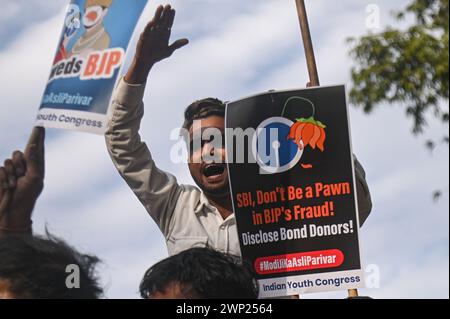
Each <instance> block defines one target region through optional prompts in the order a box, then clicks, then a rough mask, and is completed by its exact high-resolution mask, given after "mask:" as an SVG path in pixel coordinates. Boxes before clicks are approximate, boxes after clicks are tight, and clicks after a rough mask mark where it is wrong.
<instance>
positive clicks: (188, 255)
mask: <svg viewBox="0 0 450 319" xmlns="http://www.w3.org/2000/svg"><path fill="white" fill-rule="evenodd" d="M140 293H141V297H142V298H144V299H256V298H258V293H259V291H258V284H257V281H256V279H255V277H254V275H253V271H252V269H251V267H250V266H249V265H247V264H245V263H243V262H242V261H241V260H240V259H239V258H237V257H234V256H230V255H227V254H223V253H221V252H218V251H215V250H212V249H210V248H191V249H189V250H186V251H183V252H181V253H179V254H178V255H175V256H172V257H169V258H167V259H164V260H163V261H161V262H159V263H157V264H155V265H154V266H152V267H151V268H150V269H149V270H147V272H146V273H145V275H144V278H143V279H142V281H141V285H140Z"/></svg>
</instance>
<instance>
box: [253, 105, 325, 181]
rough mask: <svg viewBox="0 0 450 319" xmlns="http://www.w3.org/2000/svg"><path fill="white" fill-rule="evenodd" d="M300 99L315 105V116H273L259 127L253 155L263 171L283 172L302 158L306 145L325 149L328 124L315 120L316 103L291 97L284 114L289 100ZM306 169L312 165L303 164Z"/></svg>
mask: <svg viewBox="0 0 450 319" xmlns="http://www.w3.org/2000/svg"><path fill="white" fill-rule="evenodd" d="M293 100H300V101H302V102H306V103H307V104H308V105H310V106H312V111H313V115H312V116H311V117H309V118H299V119H296V122H295V123H294V122H292V121H291V120H290V119H287V118H285V117H272V118H269V119H267V120H265V121H263V122H262V123H261V124H260V125H259V126H258V128H257V130H256V134H255V135H254V137H253V141H252V151H253V156H254V158H255V159H256V162H257V163H258V165H259V167H260V174H277V173H283V172H286V171H288V170H290V169H291V168H293V167H294V166H295V165H297V164H298V162H299V161H300V160H301V158H302V155H303V152H304V150H305V148H306V147H307V146H310V147H311V148H312V149H316V148H317V149H319V150H320V151H322V152H323V151H324V149H325V148H324V143H325V139H326V132H325V129H326V126H325V125H324V124H323V123H321V122H319V121H316V120H315V119H314V113H315V106H314V104H313V103H312V102H311V101H309V100H307V99H305V98H301V97H291V98H289V99H288V100H287V101H286V103H285V105H284V108H283V112H282V115H284V113H285V111H286V108H287V107H288V106H289V103H290V102H291V101H293ZM301 166H302V167H303V168H304V169H310V168H312V165H311V164H305V163H302V164H301Z"/></svg>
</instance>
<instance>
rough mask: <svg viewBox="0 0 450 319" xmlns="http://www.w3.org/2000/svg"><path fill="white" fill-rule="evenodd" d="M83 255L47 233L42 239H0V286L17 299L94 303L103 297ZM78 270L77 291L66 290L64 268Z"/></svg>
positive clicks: (89, 261)
mask: <svg viewBox="0 0 450 319" xmlns="http://www.w3.org/2000/svg"><path fill="white" fill-rule="evenodd" d="M99 261H100V260H99V259H98V258H97V257H95V256H89V255H84V254H81V253H79V252H77V251H76V250H75V249H74V248H72V247H70V246H69V245H68V244H66V243H65V242H64V241H63V240H61V239H58V238H56V237H54V236H52V235H50V234H49V233H48V232H47V234H46V237H41V236H4V237H0V282H1V281H4V282H6V284H7V286H8V288H9V289H8V290H10V292H11V294H12V295H13V296H14V297H15V298H19V299H97V298H100V297H101V296H102V294H103V291H102V288H100V285H99V282H98V277H97V276H96V272H95V266H96V265H97V263H98V262H99ZM69 265H76V266H78V268H79V275H80V277H79V284H80V285H79V288H72V289H69V288H68V287H67V285H66V280H67V278H68V276H70V274H71V272H70V271H69V272H66V269H67V266H69Z"/></svg>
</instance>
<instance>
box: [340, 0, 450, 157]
mask: <svg viewBox="0 0 450 319" xmlns="http://www.w3.org/2000/svg"><path fill="white" fill-rule="evenodd" d="M408 15H412V16H413V17H414V18H415V20H414V21H415V23H414V24H413V25H411V26H410V27H409V28H406V29H403V30H398V29H394V28H387V29H386V30H384V31H382V32H380V33H376V34H375V33H370V34H368V35H365V36H363V37H361V38H359V39H349V42H350V43H351V44H352V49H351V51H350V54H351V56H352V58H353V59H354V61H355V66H354V67H353V68H352V79H353V82H354V85H353V89H352V90H351V92H350V100H351V102H352V103H353V104H355V105H357V106H361V107H363V109H364V111H365V112H367V113H370V112H371V111H372V110H374V108H375V107H376V106H377V105H379V104H381V103H386V102H387V103H388V104H400V105H404V106H405V107H406V114H407V116H408V117H411V118H412V119H413V122H414V124H413V132H414V134H419V133H423V132H424V129H425V127H426V120H425V118H426V116H427V115H428V113H429V112H430V113H431V114H432V115H433V116H435V117H436V118H438V119H439V120H440V121H441V122H442V123H444V127H445V133H444V137H443V139H442V141H443V142H445V143H447V144H448V121H449V106H448V98H449V84H448V82H449V66H448V64H449V47H448V42H449V1H448V0H412V3H410V5H409V6H408V7H406V8H405V9H404V10H403V11H401V12H399V13H397V14H396V18H397V19H399V20H401V19H404V18H405V17H406V16H408ZM434 145H435V143H434V142H432V141H429V142H428V143H427V146H428V147H429V148H431V149H432V148H434Z"/></svg>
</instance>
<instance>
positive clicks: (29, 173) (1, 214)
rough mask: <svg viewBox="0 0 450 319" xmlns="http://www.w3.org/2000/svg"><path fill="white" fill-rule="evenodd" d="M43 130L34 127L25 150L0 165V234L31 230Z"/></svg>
mask: <svg viewBox="0 0 450 319" xmlns="http://www.w3.org/2000/svg"><path fill="white" fill-rule="evenodd" d="M44 140H45V130H44V128H41V127H35V128H34V129H33V132H32V134H31V137H30V139H29V141H28V144H27V146H26V149H25V152H24V153H22V152H20V151H15V152H14V153H13V156H12V158H11V159H7V160H5V162H4V166H3V167H0V234H5V233H10V232H12V233H31V224H32V220H31V215H32V212H33V208H34V205H35V204H36V200H37V198H38V197H39V195H40V194H41V192H42V190H43V188H44V173H45V158H44Z"/></svg>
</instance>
